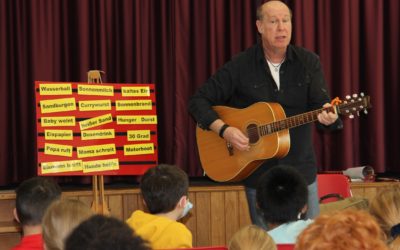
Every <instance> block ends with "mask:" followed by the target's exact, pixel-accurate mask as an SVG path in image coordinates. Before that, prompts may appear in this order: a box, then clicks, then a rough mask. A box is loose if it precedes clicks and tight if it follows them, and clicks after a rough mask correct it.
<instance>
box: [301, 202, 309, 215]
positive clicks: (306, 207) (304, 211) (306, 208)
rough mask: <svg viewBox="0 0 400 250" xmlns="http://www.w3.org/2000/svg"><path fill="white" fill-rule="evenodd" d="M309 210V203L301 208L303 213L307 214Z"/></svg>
mask: <svg viewBox="0 0 400 250" xmlns="http://www.w3.org/2000/svg"><path fill="white" fill-rule="evenodd" d="M307 210H308V206H307V204H305V205H304V207H303V208H302V209H301V213H302V214H305V213H306V212H307Z"/></svg>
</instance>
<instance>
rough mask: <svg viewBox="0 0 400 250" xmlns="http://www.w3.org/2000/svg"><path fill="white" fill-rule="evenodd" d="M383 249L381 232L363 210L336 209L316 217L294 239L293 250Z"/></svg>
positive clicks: (384, 246) (373, 220)
mask: <svg viewBox="0 0 400 250" xmlns="http://www.w3.org/2000/svg"><path fill="white" fill-rule="evenodd" d="M328 249H335V250H360V249H362V250H386V249H387V247H386V245H385V242H384V241H383V232H382V230H381V228H380V227H379V225H378V223H377V222H376V221H375V219H374V218H373V217H372V216H371V215H370V214H368V213H367V212H365V211H362V210H356V209H345V210H340V211H337V212H335V213H332V214H323V215H320V216H319V217H317V218H316V219H315V221H314V223H312V224H311V225H309V226H308V227H307V228H306V229H304V231H303V232H302V233H301V234H300V235H299V237H298V238H297V242H296V245H295V250H328Z"/></svg>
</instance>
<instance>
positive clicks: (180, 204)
mask: <svg viewBox="0 0 400 250" xmlns="http://www.w3.org/2000/svg"><path fill="white" fill-rule="evenodd" d="M186 203H187V196H186V195H184V196H182V197H181V198H180V199H179V201H178V204H177V205H178V207H181V208H183V207H185V206H186Z"/></svg>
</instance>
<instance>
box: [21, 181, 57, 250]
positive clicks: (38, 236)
mask: <svg viewBox="0 0 400 250" xmlns="http://www.w3.org/2000/svg"><path fill="white" fill-rule="evenodd" d="M60 197H61V188H60V187H59V186H58V185H57V183H55V182H54V181H53V180H52V179H48V178H44V177H34V178H31V179H28V180H25V181H23V182H22V183H21V184H20V185H19V187H18V188H17V189H16V201H15V206H16V207H15V209H14V217H15V219H16V220H17V221H18V222H19V223H20V224H21V226H22V233H23V237H22V240H21V242H20V244H19V245H17V246H15V247H14V248H13V250H28V249H32V250H33V249H43V240H42V218H43V214H44V213H45V211H46V209H47V207H48V206H49V205H50V204H51V203H52V202H53V201H55V200H58V199H60Z"/></svg>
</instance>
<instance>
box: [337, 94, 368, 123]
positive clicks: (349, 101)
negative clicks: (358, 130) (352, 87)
mask: <svg viewBox="0 0 400 250" xmlns="http://www.w3.org/2000/svg"><path fill="white" fill-rule="evenodd" d="M369 99H370V98H369V96H366V95H364V93H360V95H357V94H353V95H352V96H349V95H348V96H346V100H344V101H342V103H341V104H340V105H338V106H337V111H338V113H339V114H341V115H346V116H348V117H349V118H354V115H355V114H356V115H358V116H359V115H360V111H362V112H364V114H368V111H367V109H369V108H371V107H372V106H371V103H370V101H369Z"/></svg>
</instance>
